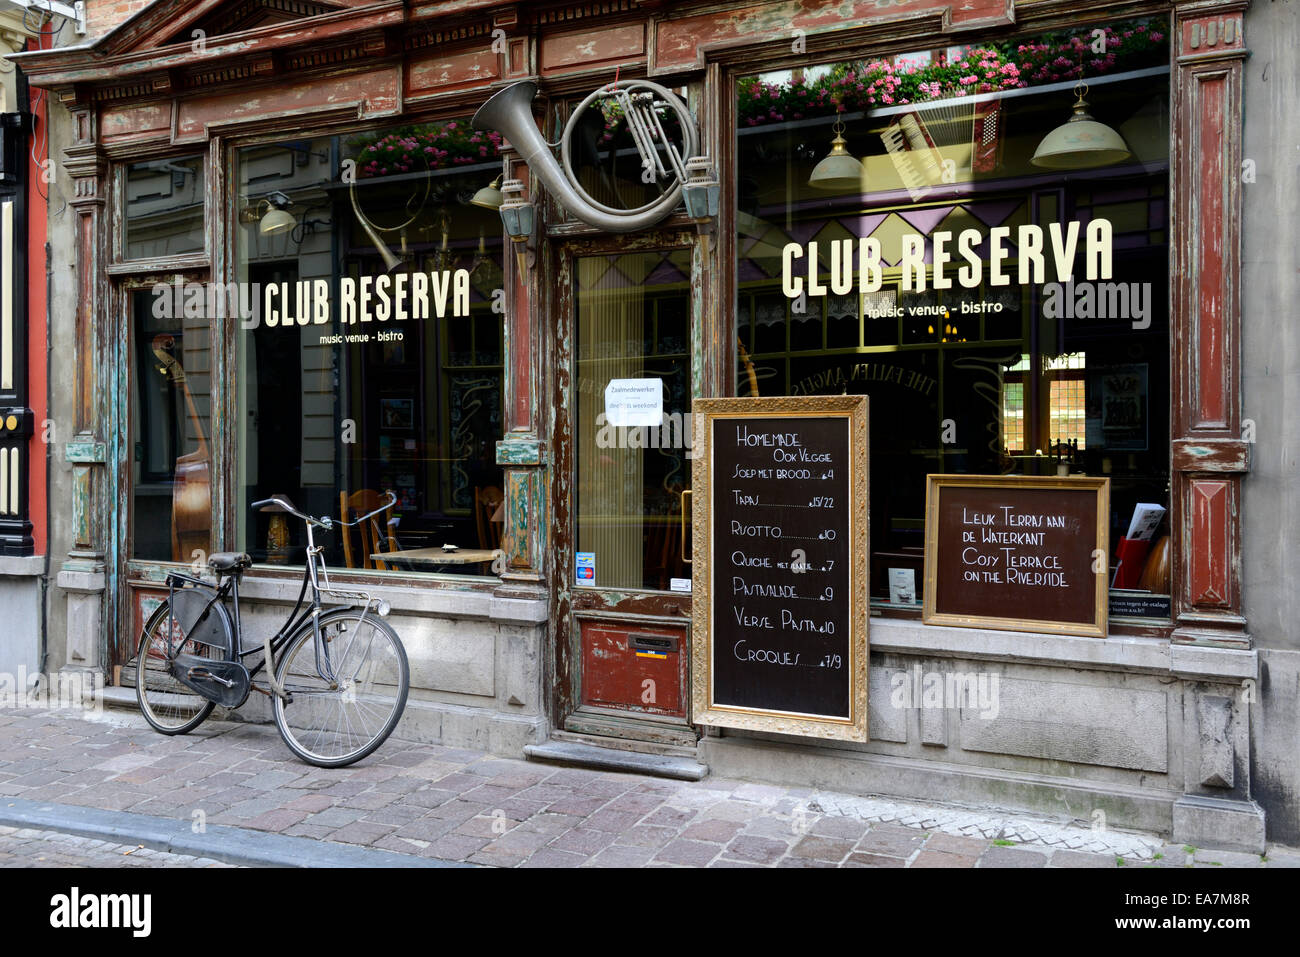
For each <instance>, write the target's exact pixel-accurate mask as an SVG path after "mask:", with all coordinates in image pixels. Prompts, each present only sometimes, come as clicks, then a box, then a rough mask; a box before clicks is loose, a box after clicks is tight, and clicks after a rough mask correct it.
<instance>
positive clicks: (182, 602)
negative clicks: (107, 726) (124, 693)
mask: <svg viewBox="0 0 1300 957" xmlns="http://www.w3.org/2000/svg"><path fill="white" fill-rule="evenodd" d="M211 598H212V594H211V593H210V592H209V591H207V590H206V589H200V588H184V589H177V590H176V591H175V592H173V594H172V596H171V598H170V599H169V600H167V601H164V602H163V603H162V605H161V606H160V607H159V608H158V610H157V611H156V612H154V614H153V615H152V616H151V617H150V618H149V621H148V622H147V623H146V624H145V627H144V630H143V632H142V633H141V635H140V644H139V646H138V647H137V648H136V656H135V697H136V701H137V702H138V703H139V705H140V712H141V713H142V714H143V715H144V719H145V720H146V721H148V722H149V724H150V725H151V726H152V727H153V729H154V730H155V731H159V732H161V733H162V734H188V733H189V732H190V731H193V730H194V729H195V728H197V727H198V726H199V725H200V724H202V723H203V721H204V719H205V718H207V716H208V715H210V714H211V713H212V709H213V708H214V707H215V705H214V704H213V703H212V702H211V701H209V700H208V699H207V698H205V697H203V696H202V695H200V694H199V693H198V692H196V691H194V689H192V688H190V687H188V686H187V685H185V684H183V683H181V682H180V681H178V680H176V677H175V676H174V675H173V674H172V669H171V659H172V658H173V657H174V656H175V655H177V654H186V655H192V656H195V657H198V658H207V659H209V660H211V661H224V660H225V659H226V657H227V655H228V649H229V647H230V625H229V622H228V620H227V618H226V612H225V609H224V608H223V607H221V606H219V605H211V602H210V600H211Z"/></svg>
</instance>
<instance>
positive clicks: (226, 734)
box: [0, 710, 1300, 868]
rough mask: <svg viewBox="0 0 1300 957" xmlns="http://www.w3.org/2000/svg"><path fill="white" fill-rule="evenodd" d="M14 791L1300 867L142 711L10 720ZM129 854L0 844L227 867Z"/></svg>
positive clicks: (480, 852)
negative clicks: (150, 722) (177, 730)
mask: <svg viewBox="0 0 1300 957" xmlns="http://www.w3.org/2000/svg"><path fill="white" fill-rule="evenodd" d="M0 796H3V797H4V798H10V799H21V800H22V801H24V802H31V801H35V802H53V803H54V804H55V805H58V806H63V807H68V808H75V807H80V808H95V809H101V811H102V810H108V811H114V812H125V813H123V814H121V817H122V818H123V820H124V821H126V822H127V824H128V825H129V822H130V820H131V815H151V816H153V817H154V818H167V819H169V820H171V821H173V822H183V823H187V824H188V823H192V824H193V825H194V829H195V830H196V831H201V830H203V829H204V828H206V827H207V826H210V825H227V826H233V827H236V828H241V829H246V830H251V831H254V832H264V833H274V834H279V835H285V836H289V837H299V838H311V839H315V840H316V841H325V842H338V843H339V844H344V845H358V846H361V847H366V848H374V849H381V850H384V851H389V852H396V853H398V854H402V855H415V856H419V857H426V858H435V859H439V860H446V861H461V862H467V863H470V864H481V865H489V866H497V867H579V866H592V867H642V866H651V867H660V866H688V867H701V866H710V867H961V868H965V867H1112V868H1113V867H1117V866H1137V867H1143V866H1145V867H1151V866H1156V867H1171V866H1192V867H1210V866H1224V865H1228V866H1254V867H1258V866H1297V865H1298V864H1300V855H1297V854H1296V853H1295V852H1293V851H1288V850H1285V849H1277V850H1276V851H1272V852H1270V854H1269V855H1268V856H1267V859H1266V860H1261V858H1259V857H1258V856H1255V855H1246V854H1234V853H1230V852H1221V853H1215V852H1212V851H1207V850H1204V849H1199V848H1185V847H1182V846H1161V845H1160V844H1159V842H1158V841H1156V840H1153V839H1151V837H1150V836H1142V835H1125V834H1118V833H1117V834H1115V835H1112V836H1110V838H1109V840H1111V841H1112V842H1113V843H1114V846H1117V847H1123V848H1126V849H1127V850H1126V851H1125V852H1124V853H1115V852H1113V851H1112V852H1110V853H1092V852H1088V851H1087V850H1076V849H1071V848H1072V847H1082V848H1086V847H1088V846H1095V844H1090V842H1091V841H1093V840H1094V838H1095V835H1092V834H1090V832H1088V831H1087V830H1085V829H1083V828H1081V827H1079V828H1074V829H1073V830H1071V829H1070V828H1069V827H1068V826H1066V825H1064V824H1062V823H1061V822H1055V823H1053V822H1035V821H1033V820H1030V819H1028V818H1014V819H1012V818H1008V819H1007V820H1008V822H1009V823H1008V824H1007V825H1006V826H1005V827H1004V828H1003V831H1004V833H1005V834H1006V835H1015V836H1018V837H1021V838H1022V839H1023V838H1024V837H1025V836H1026V835H1031V834H1036V835H1039V836H1038V837H1036V838H1033V839H1032V840H1031V842H1029V843H1021V842H1020V841H1015V840H1009V839H1006V837H1003V836H994V837H992V838H989V837H987V836H982V837H971V836H966V835H963V834H961V833H951V832H952V831H954V830H958V831H959V830H960V828H962V827H965V828H966V829H967V831H968V832H969V833H978V832H977V831H973V830H972V829H973V828H974V827H976V826H979V821H980V820H981V819H987V817H988V812H983V818H981V817H980V815H979V814H975V813H974V812H969V811H967V812H961V811H954V810H952V809H944V808H932V809H930V810H926V809H919V810H918V809H917V808H916V807H915V806H912V805H908V806H903V805H897V806H896V805H892V804H890V803H889V802H885V801H880V800H878V799H877V800H868V799H862V798H854V797H851V796H848V795H837V794H832V793H826V792H815V791H812V790H807V789H794V788H781V787H773V786H767V785H757V784H747V783H744V782H741V781H728V780H722V779H718V778H714V777H708V778H706V779H705V780H703V781H701V782H684V781H674V780H663V779H659V778H651V777H641V776H637V775H631V774H616V773H607V772H598V771H589V770H579V769H574V768H565V767H557V766H553V765H547V764H539V763H531V762H527V761H519V760H506V759H502V758H498V757H493V756H490V755H485V754H481V753H478V752H474V751H466V750H453V749H450V748H443V747H437V746H432V745H426V744H413V743H409V742H404V741H399V740H397V739H395V738H394V739H390V740H389V741H388V742H387V743H386V744H385V745H384V747H383V748H381V749H380V751H379V752H377V753H376V754H375V755H373V756H372V757H370V758H368V759H366V760H365V761H363V762H361V763H359V764H358V765H355V766H353V767H351V768H346V769H342V770H323V769H318V768H313V767H310V766H308V765H305V764H302V763H300V762H298V761H296V760H295V759H293V758H292V757H291V756H290V755H289V754H288V753H287V752H286V750H285V748H284V746H283V744H282V742H281V741H280V738H279V736H278V735H277V734H276V732H275V730H274V728H273V727H271V726H269V725H250V724H235V723H226V722H215V721H210V722H208V723H206V724H204V725H203V726H202V727H201V728H200V729H199V730H198V731H196V732H195V733H193V734H191V735H189V736H186V737H177V738H168V737H164V736H161V735H158V734H156V733H154V732H153V731H152V730H151V729H149V728H148V727H147V726H146V725H145V723H144V721H143V719H142V718H141V717H140V716H139V715H135V714H132V713H130V712H128V711H115V710H108V711H104V712H102V713H100V714H90V715H84V716H83V715H82V714H79V713H75V712H45V711H31V710H28V711H6V712H0ZM3 804H4V802H3V801H2V800H0V809H3ZM11 806H12V805H11ZM882 809H883V810H882ZM864 815H866V816H864ZM963 815H964V816H963ZM972 815H974V816H972ZM867 816H870V817H872V818H873V819H872V820H868V819H867ZM141 820H144V818H141ZM963 821H965V822H967V823H965V824H963ZM972 821H973V822H974V823H970V822H972ZM903 822H907V823H910V824H912V825H913V826H903ZM218 830H220V829H218ZM123 833H129V831H124V832H123ZM1049 841H1050V842H1052V843H1047V842H1049ZM42 848H43V849H44V850H43V851H40V852H39V853H38V850H40V849H42ZM131 848H132V845H130V844H123V845H121V846H112V845H106V844H102V843H98V842H93V841H85V840H82V839H75V840H69V839H66V838H61V837H59V836H54V835H41V834H39V833H38V832H35V831H30V830H22V831H15V830H7V831H6V832H3V833H0V861H3V863H5V864H11V865H33V866H45V865H49V864H72V863H85V864H91V865H98V866H140V865H141V864H142V863H145V864H150V865H159V866H162V865H170V864H177V865H186V866H205V865H210V864H212V863H214V862H213V861H211V860H203V859H198V858H195V857H187V856H180V855H169V854H162V853H159V852H152V851H151V852H149V853H142V852H141V851H139V850H136V851H134V852H131V853H128V852H130V851H131ZM217 856H220V855H217ZM42 858H44V859H42Z"/></svg>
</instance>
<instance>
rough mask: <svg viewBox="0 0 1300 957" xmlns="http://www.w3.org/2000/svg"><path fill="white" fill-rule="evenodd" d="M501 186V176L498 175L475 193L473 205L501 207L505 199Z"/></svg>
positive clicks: (492, 207) (491, 207) (489, 207)
mask: <svg viewBox="0 0 1300 957" xmlns="http://www.w3.org/2000/svg"><path fill="white" fill-rule="evenodd" d="M500 186H501V177H500V176H498V177H497V178H496V179H494V180H493V181H492V182H490V183H488V185H486V186H484V187H483V188H482V189H480V190H479V191H478V192H477V193H475V194H474V198H473V199H471V200H470V203H471V205H474V206H482V207H483V208H484V209H500V208H501V203H502V200H503V199H504V197H502V195H501V189H500Z"/></svg>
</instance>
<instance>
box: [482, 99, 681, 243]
mask: <svg viewBox="0 0 1300 957" xmlns="http://www.w3.org/2000/svg"><path fill="white" fill-rule="evenodd" d="M536 96H537V84H536V83H534V82H533V81H532V80H521V81H519V82H518V83H514V84H512V85H511V86H508V87H506V88H505V89H503V90H499V91H497V92H496V93H494V94H493V95H492V96H491V98H490V99H489V100H488V101H487V102H486V103H484V104H483V105H482V106H481V107H479V109H478V112H477V113H475V114H474V118H473V119H472V120H470V125H471V126H472V127H473V128H474V129H476V130H479V131H482V132H487V131H490V130H495V131H496V132H498V133H500V134H502V135H503V136H504V137H505V138H506V139H507V140H509V141H510V145H511V146H512V147H513V148H514V149H515V151H516V152H517V153H518V154H519V156H520V158H521V159H523V161H524V162H525V163H526V164H527V166H528V168H529V169H530V170H531V171H532V172H533V174H534V175H536V176H537V178H538V179H539V180H541V181H542V185H544V186H545V187H546V189H547V191H548V192H549V193H550V194H551V195H552V196H553V197H555V199H556V200H557V201H558V202H559V204H560V205H561V206H563V207H564V208H565V209H567V210H568V211H569V212H570V213H571V214H573V215H574V216H576V217H577V218H578V219H580V220H582V221H583V222H585V223H587V224H589V225H591V226H595V227H596V228H598V229H604V230H607V231H609V232H612V233H627V232H632V231H634V230H637V229H645V228H647V227H649V226H653V225H654V224H655V223H657V222H659V221H660V220H661V219H663V218H664V217H665V216H667V215H668V213H669V212H671V211H672V208H673V207H674V206H676V205H677V202H678V199H679V198H680V196H681V183H678V184H677V185H676V186H675V187H674V188H673V189H672V190H671V191H670V192H668V193H665V194H664V195H663V196H662V197H661V198H660V199H659V200H658V201H657V202H655V203H653V204H651V205H650V206H647V207H642V208H641V209H636V210H629V211H628V212H626V213H618V212H607V211H605V210H603V209H599V208H597V207H596V206H595V205H593V203H592V202H591V201H590V199H589V198H588V197H587V196H585V195H584V194H583V193H582V192H581V191H580V190H579V189H577V188H576V187H575V184H573V183H571V182H570V180H569V177H568V176H567V175H566V174H565V171H564V169H563V168H562V167H561V166H560V164H559V162H558V161H557V160H556V159H555V156H554V155H552V153H551V148H550V146H549V145H548V144H547V142H546V140H545V139H544V138H543V137H542V133H541V130H540V129H538V126H537V121H536V120H534V119H533V109H532V103H533V99H534V98H535V97H536ZM565 135H566V136H567V135H568V130H567V129H566V130H565Z"/></svg>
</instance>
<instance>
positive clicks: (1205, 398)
mask: <svg viewBox="0 0 1300 957" xmlns="http://www.w3.org/2000/svg"><path fill="white" fill-rule="evenodd" d="M1248 6H1249V0H1226V2H1222V0H1202V2H1196V3H1188V4H1184V5H1180V6H1179V7H1177V8H1176V9H1175V10H1174V14H1173V24H1172V25H1173V42H1174V49H1175V54H1176V61H1175V66H1174V75H1173V89H1174V97H1173V117H1172V119H1173V123H1172V128H1173V144H1172V151H1171V156H1172V158H1173V161H1174V166H1173V193H1174V196H1175V197H1176V200H1175V203H1174V207H1173V219H1172V248H1171V255H1170V263H1171V266H1172V268H1173V275H1174V282H1173V299H1172V303H1171V307H1172V309H1171V312H1172V334H1173V337H1174V342H1176V343H1177V347H1176V348H1175V349H1174V355H1175V357H1176V358H1175V362H1174V370H1173V376H1174V404H1173V462H1172V478H1173V489H1172V494H1171V502H1170V505H1171V509H1172V515H1171V516H1170V517H1171V521H1172V522H1173V523H1174V524H1173V526H1172V527H1174V528H1177V529H1178V530H1179V535H1178V536H1177V541H1178V543H1179V544H1178V549H1177V553H1176V555H1175V557H1174V576H1173V602H1174V608H1173V615H1174V632H1173V647H1172V648H1171V650H1170V651H1171V653H1170V666H1171V667H1170V670H1171V672H1172V673H1173V674H1174V675H1176V676H1177V677H1179V678H1181V679H1182V695H1181V697H1182V718H1183V720H1182V727H1183V740H1182V753H1183V762H1182V764H1183V766H1182V768H1181V769H1180V770H1181V776H1182V780H1183V792H1184V793H1183V795H1182V796H1181V797H1180V798H1178V800H1176V801H1175V802H1174V806H1173V838H1174V840H1175V841H1176V842H1178V843H1185V844H1204V843H1208V842H1213V843H1215V844H1216V845H1218V846H1222V847H1235V848H1237V849H1240V850H1246V851H1251V852H1255V853H1259V852H1262V851H1263V849H1264V841H1265V831H1264V812H1263V811H1262V810H1261V809H1260V807H1259V805H1257V804H1256V803H1255V802H1254V800H1252V797H1251V767H1250V708H1249V696H1248V694H1246V693H1245V691H1244V688H1250V687H1251V686H1250V684H1249V683H1247V684H1246V685H1244V686H1243V680H1247V679H1252V678H1254V677H1255V671H1256V669H1257V667H1258V664H1257V661H1256V658H1255V654H1254V652H1253V651H1250V637H1249V635H1248V634H1247V632H1246V619H1245V616H1244V615H1243V614H1242V587H1241V584H1242V583H1241V515H1240V509H1241V483H1242V480H1243V479H1244V478H1245V476H1246V473H1247V472H1248V471H1249V469H1250V443H1249V442H1248V441H1246V438H1245V437H1243V425H1244V424H1245V423H1244V422H1243V418H1242V409H1241V296H1240V291H1239V283H1240V276H1241V137H1242V71H1243V63H1244V61H1245V59H1246V55H1247V51H1246V45H1245V38H1244V37H1243V35H1242V20H1243V17H1242V14H1243V13H1244V12H1245V10H1246V8H1247V7H1248Z"/></svg>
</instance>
